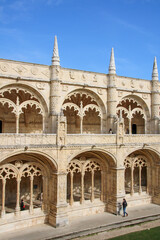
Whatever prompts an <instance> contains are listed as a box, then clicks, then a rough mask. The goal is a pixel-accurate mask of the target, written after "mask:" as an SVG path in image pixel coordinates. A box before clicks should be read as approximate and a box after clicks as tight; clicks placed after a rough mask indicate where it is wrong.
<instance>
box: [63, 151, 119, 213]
mask: <svg viewBox="0 0 160 240" xmlns="http://www.w3.org/2000/svg"><path fill="white" fill-rule="evenodd" d="M114 167H115V162H114V160H113V159H112V157H111V156H109V155H108V154H106V153H102V152H100V151H88V152H85V153H81V154H79V155H77V156H76V157H74V158H73V159H72V160H71V161H70V163H69V164H68V167H67V203H68V213H69V214H68V215H69V217H74V216H80V215H83V216H84V215H90V214H95V213H100V212H104V211H110V212H112V211H113V209H112V207H111V202H112V198H113V196H114V195H115V191H114V187H113V184H114V181H113V179H114V177H115V175H114V174H115V173H114V170H113V169H114ZM113 208H114V207H113Z"/></svg>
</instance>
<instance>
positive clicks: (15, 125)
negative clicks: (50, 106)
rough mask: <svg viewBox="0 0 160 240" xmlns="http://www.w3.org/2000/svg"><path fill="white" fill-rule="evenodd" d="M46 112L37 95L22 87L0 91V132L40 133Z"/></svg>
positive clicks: (43, 125)
mask: <svg viewBox="0 0 160 240" xmlns="http://www.w3.org/2000/svg"><path fill="white" fill-rule="evenodd" d="M45 116H46V111H45V108H44V104H42V102H41V100H40V99H39V98H38V96H37V94H35V93H34V92H33V91H31V90H30V89H29V88H27V87H24V86H18V85H16V86H8V87H4V88H2V89H0V132H1V133H17V134H18V133H42V132H44V131H45Z"/></svg>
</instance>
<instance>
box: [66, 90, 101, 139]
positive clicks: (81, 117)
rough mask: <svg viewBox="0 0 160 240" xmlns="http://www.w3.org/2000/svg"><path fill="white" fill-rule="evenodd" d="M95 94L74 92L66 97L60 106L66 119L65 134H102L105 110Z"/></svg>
mask: <svg viewBox="0 0 160 240" xmlns="http://www.w3.org/2000/svg"><path fill="white" fill-rule="evenodd" d="M94 95H95V94H93V93H91V92H87V91H82V90H79V91H74V92H71V93H70V94H68V95H67V97H66V98H65V100H64V103H63V105H62V109H63V113H64V115H65V116H66V118H67V133H81V134H82V133H84V134H85V133H96V134H97V133H102V132H103V131H104V128H105V126H104V116H105V108H104V106H103V104H102V101H101V100H100V99H98V97H97V96H94Z"/></svg>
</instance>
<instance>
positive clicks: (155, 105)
mask: <svg viewBox="0 0 160 240" xmlns="http://www.w3.org/2000/svg"><path fill="white" fill-rule="evenodd" d="M159 103H160V92H159V78H158V68H157V60H156V57H155V59H154V64H153V71H152V90H151V122H152V128H151V131H152V132H151V133H158V128H159V126H158V124H159V107H160V104H159Z"/></svg>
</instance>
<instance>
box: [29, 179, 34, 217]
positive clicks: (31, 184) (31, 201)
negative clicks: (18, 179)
mask: <svg viewBox="0 0 160 240" xmlns="http://www.w3.org/2000/svg"><path fill="white" fill-rule="evenodd" d="M29 211H30V213H31V214H32V213H33V175H31V176H30V204H29Z"/></svg>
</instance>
